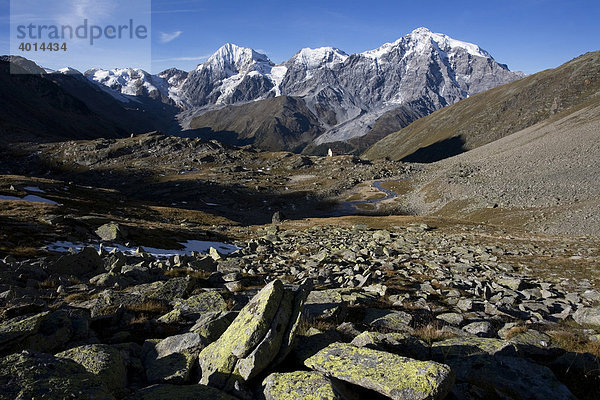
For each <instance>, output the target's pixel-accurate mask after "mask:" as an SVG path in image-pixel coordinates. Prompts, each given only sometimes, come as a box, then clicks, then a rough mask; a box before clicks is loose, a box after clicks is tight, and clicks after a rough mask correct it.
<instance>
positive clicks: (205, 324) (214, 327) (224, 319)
mask: <svg viewBox="0 0 600 400" xmlns="http://www.w3.org/2000/svg"><path fill="white" fill-rule="evenodd" d="M237 315H238V313H237V312H235V311H229V312H224V313H217V312H208V313H205V314H203V315H202V316H201V317H200V318H198V320H197V321H196V323H195V324H194V326H192V327H191V328H190V332H195V333H197V334H199V335H200V336H201V337H202V338H203V339H204V341H205V342H206V343H212V342H214V341H215V340H217V339H218V338H219V337H220V336H221V335H222V334H223V333H224V332H225V331H226V330H227V328H229V326H230V325H231V323H232V322H233V321H234V320H235V317H237Z"/></svg>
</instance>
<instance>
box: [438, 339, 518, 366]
mask: <svg viewBox="0 0 600 400" xmlns="http://www.w3.org/2000/svg"><path fill="white" fill-rule="evenodd" d="M516 353H517V349H516V347H515V345H514V344H512V343H511V342H508V341H506V340H500V339H490V338H480V337H476V336H469V337H456V338H451V339H446V340H442V341H440V342H436V343H433V344H432V345H431V355H432V358H433V359H435V360H438V361H443V360H445V359H446V358H448V357H471V356H477V355H504V356H512V355H516Z"/></svg>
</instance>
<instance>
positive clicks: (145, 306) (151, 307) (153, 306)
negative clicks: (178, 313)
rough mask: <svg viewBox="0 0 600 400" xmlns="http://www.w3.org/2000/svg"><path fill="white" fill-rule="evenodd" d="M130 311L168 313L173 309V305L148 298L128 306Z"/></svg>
mask: <svg viewBox="0 0 600 400" xmlns="http://www.w3.org/2000/svg"><path fill="white" fill-rule="evenodd" d="M127 309H128V310H129V311H133V312H135V313H142V314H166V313H168V312H169V311H171V307H169V306H168V305H167V304H165V303H163V302H160V301H157V300H146V301H144V302H142V303H139V304H131V305H129V306H127Z"/></svg>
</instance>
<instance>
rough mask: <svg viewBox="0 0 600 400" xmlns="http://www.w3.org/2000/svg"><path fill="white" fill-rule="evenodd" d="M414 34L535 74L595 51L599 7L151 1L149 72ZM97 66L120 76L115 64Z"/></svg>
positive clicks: (4, 39)
mask: <svg viewBox="0 0 600 400" xmlns="http://www.w3.org/2000/svg"><path fill="white" fill-rule="evenodd" d="M59 1H60V0H59ZM75 1H81V2H82V3H89V2H91V1H92V0H75ZM102 1H103V0H95V3H101V2H102ZM105 1H110V0H105ZM49 3H51V2H49V1H48V0H46V1H44V0H40V4H49ZM8 22H9V0H0V52H1V53H3V54H4V53H8V47H9V46H8V35H9V24H8ZM420 26H425V27H427V28H429V29H431V30H432V31H434V32H440V33H445V34H447V35H449V36H451V37H453V38H455V39H459V40H463V41H467V42H472V43H476V44H478V45H479V46H481V47H482V48H484V49H485V50H487V51H488V52H490V53H491V54H492V55H493V56H494V58H495V59H496V60H498V61H499V62H502V63H506V64H508V66H509V68H510V69H512V70H521V71H524V72H526V73H534V72H537V71H540V70H543V69H547V68H554V67H557V66H559V65H560V64H562V63H564V62H566V61H568V60H570V59H572V58H574V57H576V56H578V55H580V54H583V53H585V52H588V51H595V50H600V1H598V0H593V1H581V0H569V1H565V0H562V1H557V0H518V1H515V0H502V1H500V0H479V1H447V0H446V1H418V0H412V1H404V0H389V1H388V0H370V1H364V0H363V1H354V0H343V1H342V0H329V1H327V0H321V1H313V0H308V1H292V2H289V1H285V0H277V1H274V0H266V1H260V0H255V1H238V0H229V1H222V0H153V1H152V70H153V71H152V72H155V73H156V72H159V71H161V70H163V69H166V68H169V67H178V68H181V69H185V70H190V69H193V68H194V67H195V66H196V65H197V64H198V63H200V62H202V61H203V60H205V59H206V58H207V57H208V56H209V55H210V54H212V53H213V52H214V51H216V50H217V49H218V48H219V47H220V46H221V45H223V44H224V43H227V42H230V43H235V44H238V45H242V46H247V47H252V48H254V49H256V50H258V51H261V52H264V53H266V54H267V55H268V56H269V57H270V58H271V60H273V61H274V62H275V63H279V62H282V61H284V60H286V59H288V58H289V57H291V56H292V55H293V54H294V53H295V52H296V51H298V50H299V49H301V48H302V47H320V46H334V47H338V48H340V49H342V50H344V51H345V52H347V53H356V52H362V51H365V50H370V49H373V48H376V47H379V46H380V45H382V44H383V43H385V42H390V41H394V40H396V39H398V38H399V37H401V36H403V35H405V34H407V33H409V32H410V31H412V30H413V29H415V28H418V27H420ZM103 62H104V63H113V64H114V65H115V66H123V65H120V64H119V63H120V62H122V59H121V60H119V59H115V60H111V59H106V60H103ZM93 66H94V65H78V66H76V67H78V68H79V69H86V68H88V67H93Z"/></svg>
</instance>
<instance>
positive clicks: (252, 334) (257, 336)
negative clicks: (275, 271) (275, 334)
mask: <svg viewBox="0 0 600 400" xmlns="http://www.w3.org/2000/svg"><path fill="white" fill-rule="evenodd" d="M283 293H284V288H283V284H282V283H281V281H279V280H275V281H272V282H271V283H269V284H268V285H267V286H265V287H264V288H263V289H262V290H261V291H260V292H258V294H257V295H256V296H255V297H254V298H253V299H252V300H251V301H250V302H249V303H248V304H247V305H246V306H245V307H244V308H243V309H242V311H240V313H239V315H238V316H237V318H236V319H235V320H234V321H233V323H232V324H231V325H230V326H229V328H228V329H227V330H226V331H225V333H223V335H222V336H221V337H220V338H219V340H217V341H216V342H214V343H211V344H210V345H209V346H208V347H206V348H205V349H204V350H202V352H201V353H200V356H199V361H200V368H201V369H202V379H201V381H200V383H202V384H210V385H212V386H215V387H218V388H223V387H225V384H226V383H227V380H228V379H229V377H230V375H231V373H232V372H233V370H234V367H235V364H236V362H237V360H238V359H240V358H244V357H246V356H247V355H248V354H249V353H250V352H251V351H252V349H253V348H254V347H255V346H256V345H257V344H258V343H259V342H260V341H261V340H262V339H263V338H264V336H265V335H266V333H267V331H268V330H269V327H270V326H271V322H272V321H273V318H274V317H275V314H277V310H278V309H279V304H280V303H281V299H282V298H283Z"/></svg>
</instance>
